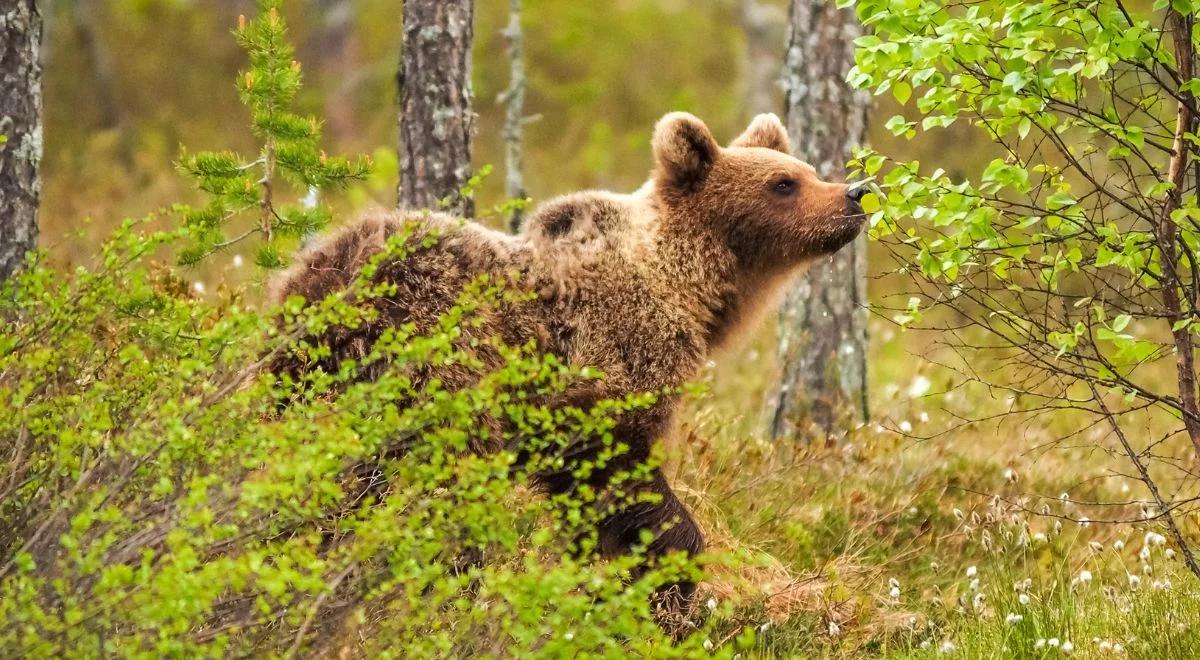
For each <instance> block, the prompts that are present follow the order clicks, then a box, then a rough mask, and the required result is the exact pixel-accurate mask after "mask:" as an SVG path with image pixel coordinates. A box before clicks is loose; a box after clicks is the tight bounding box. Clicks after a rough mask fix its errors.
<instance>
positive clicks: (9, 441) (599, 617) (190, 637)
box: [0, 223, 706, 657]
mask: <svg viewBox="0 0 1200 660" xmlns="http://www.w3.org/2000/svg"><path fill="white" fill-rule="evenodd" d="M139 230H140V229H139V225H137V224H132V223H131V224H130V225H129V226H128V227H126V228H125V229H124V230H123V231H122V232H121V233H120V234H118V235H117V236H116V237H115V238H114V239H113V241H112V242H111V243H109V244H108V245H107V246H106V247H105V249H104V251H103V253H102V256H101V259H100V263H99V265H98V266H97V267H96V268H94V269H88V270H79V271H77V272H75V273H74V274H72V275H71V276H70V277H67V278H64V277H63V276H62V273H58V272H55V271H54V270H52V269H50V268H47V267H44V266H40V265H35V266H32V267H30V268H29V269H27V270H26V271H25V272H23V273H22V274H20V275H19V276H17V277H16V278H14V279H12V280H10V281H9V282H8V283H6V284H5V285H4V290H3V296H2V300H3V303H0V316H2V317H3V318H4V320H5V325H4V330H3V332H2V333H0V438H2V439H3V441H2V443H0V444H2V445H3V446H4V447H5V450H4V453H3V456H2V461H3V462H2V464H0V475H3V479H2V480H0V649H4V650H5V651H4V652H5V654H12V653H16V654H21V655H33V656H42V657H45V656H62V655H73V656H101V655H105V656H107V655H148V656H160V655H164V654H169V655H187V656H192V655H230V654H233V655H244V654H248V653H254V654H275V653H279V654H289V653H295V652H300V651H303V652H306V653H312V652H326V653H328V652H335V651H339V650H341V649H350V650H351V651H352V652H354V653H361V654H368V655H371V656H375V655H389V654H392V655H402V656H404V657H445V656H470V655H475V654H483V655H494V656H522V657H524V656H525V655H527V654H535V655H542V656H557V655H561V654H564V653H567V652H568V650H569V653H571V654H575V653H599V654H608V655H614V656H621V655H624V654H627V653H636V654H644V653H651V652H653V653H656V654H670V655H679V656H688V655H692V654H695V653H698V652H703V651H702V649H701V647H700V645H701V644H702V641H703V638H704V634H703V632H701V633H698V634H697V635H693V636H691V637H688V638H686V639H685V640H683V642H682V643H680V644H678V645H673V643H672V641H671V640H670V639H669V638H667V637H666V636H664V634H663V633H662V632H660V630H659V626H658V624H657V623H656V620H655V618H654V616H653V614H652V612H651V611H650V605H649V596H650V594H651V592H652V591H653V588H654V585H655V584H658V583H661V581H663V580H667V579H671V578H677V577H679V576H682V575H689V576H691V574H692V573H693V572H694V570H695V569H694V567H692V566H688V565H685V563H684V562H683V561H682V560H681V559H677V560H668V561H666V562H664V563H663V564H662V565H661V566H660V567H659V568H657V569H655V570H653V571H651V573H650V574H648V575H646V576H645V577H644V578H642V579H639V580H636V581H634V582H632V584H629V580H628V579H627V576H628V574H629V571H631V570H633V569H634V567H635V565H636V563H637V562H638V561H639V559H640V558H639V557H636V556H633V557H629V558H624V559H616V560H613V561H611V562H607V563H597V562H595V561H593V560H592V558H591V557H590V556H589V555H588V553H587V552H586V549H587V548H588V547H589V546H590V543H594V540H592V541H591V542H589V541H588V540H587V539H588V538H590V530H591V529H592V525H593V524H594V523H595V521H596V518H597V516H598V515H602V508H601V507H598V506H596V502H597V498H608V497H611V496H612V494H604V493H594V494H589V493H586V492H580V493H574V494H572V495H571V496H562V497H555V498H542V497H537V496H534V495H533V493H532V490H531V489H529V488H526V487H524V486H523V484H526V483H527V481H528V475H529V474H530V473H531V472H532V471H534V470H537V469H539V467H544V466H545V465H547V464H552V463H555V462H558V464H560V465H562V464H565V465H567V466H569V469H579V470H585V469H592V468H594V467H595V465H588V464H584V463H582V462H581V463H579V464H577V465H576V464H572V463H571V462H570V460H569V459H565V458H564V456H565V455H566V453H569V451H570V448H571V447H573V446H576V443H578V442H580V441H581V440H587V439H593V440H599V441H602V442H604V443H606V444H607V445H608V446H609V447H610V453H611V454H614V455H615V454H619V453H620V451H621V448H620V446H619V444H618V443H614V441H613V438H612V437H611V434H610V432H611V429H612V427H613V423H612V421H611V419H612V416H613V415H614V414H617V413H619V412H621V411H623V410H628V409H629V408H630V407H634V406H641V405H645V400H644V399H645V397H640V398H639V397H635V398H632V399H631V400H629V401H620V402H608V403H604V404H600V405H598V406H597V407H596V408H594V409H591V410H577V409H569V408H567V409H564V408H556V409H549V408H546V407H544V406H538V405H535V404H532V403H530V401H532V400H534V399H538V398H539V397H543V396H544V395H546V394H548V393H551V392H556V391H560V390H561V389H562V388H564V387H566V386H567V385H568V384H569V383H570V382H572V380H574V379H577V378H582V377H584V376H583V375H581V374H580V373H578V372H577V371H575V370H571V369H568V368H566V367H564V366H563V365H561V364H559V363H558V362H557V361H556V360H555V359H554V358H553V357H552V356H537V355H535V354H533V353H531V352H530V351H529V350H527V349H522V348H514V347H507V348H504V350H505V351H506V352H507V356H508V360H507V362H506V363H505V364H504V365H503V366H502V367H500V368H498V369H495V370H493V371H491V372H488V373H485V374H483V376H482V378H481V379H480V381H479V382H478V384H477V385H475V386H473V387H470V388H466V389H463V390H459V391H445V390H443V389H441V388H440V387H439V386H438V384H437V383H436V381H434V382H431V383H429V384H427V385H423V386H418V385H416V384H414V383H415V381H414V379H412V378H411V377H410V375H411V374H412V373H413V372H414V370H420V369H422V368H427V367H429V366H430V365H444V364H447V363H454V362H467V363H470V362H471V361H472V360H473V359H474V358H473V356H472V355H471V353H470V351H469V350H464V349H462V348H461V347H459V346H458V345H457V344H456V342H455V339H456V337H457V335H458V331H457V328H459V327H460V326H461V324H467V323H471V322H472V320H471V319H472V317H473V315H474V314H475V312H476V311H478V310H479V309H480V308H481V307H486V306H488V305H491V304H495V302H496V301H497V300H498V298H497V297H498V296H501V295H503V292H502V290H501V289H499V288H497V287H494V286H485V285H481V286H478V287H473V288H472V290H471V291H468V292H466V293H464V296H463V298H462V300H461V301H460V304H459V305H457V306H456V307H454V308H453V309H452V310H451V311H450V312H448V313H447V315H446V316H445V317H444V318H443V319H442V321H441V322H440V323H439V324H438V327H437V328H434V329H432V330H431V331H429V332H426V333H421V332H417V331H416V330H415V329H411V328H398V329H396V330H395V331H394V332H392V333H389V334H388V335H387V336H385V337H383V338H382V339H381V340H380V341H379V342H378V343H377V344H376V346H375V349H374V351H373V352H372V354H371V355H370V356H368V358H367V360H386V361H388V364H389V365H390V366H389V368H388V369H386V370H385V371H384V373H383V375H382V376H381V377H379V378H378V379H376V380H372V381H369V382H361V381H355V380H354V379H353V374H354V373H355V369H354V368H353V366H351V365H347V366H346V367H345V368H344V369H342V370H341V371H340V372H339V373H322V372H319V371H318V372H314V373H312V374H309V375H306V376H305V377H303V378H301V379H300V380H298V381H295V382H293V381H291V380H290V379H287V378H280V377H276V376H275V375H273V374H272V373H270V372H269V371H266V370H264V369H262V365H264V364H266V363H267V362H269V361H270V360H271V359H272V356H273V355H276V354H277V352H279V351H284V350H298V345H297V342H296V338H297V337H299V336H301V335H304V334H307V333H309V332H311V331H313V330H314V329H319V328H320V327H322V326H324V325H326V324H330V323H341V324H354V323H356V322H357V319H361V318H362V314H364V312H363V311H362V309H363V308H362V307H361V306H359V305H356V304H352V303H351V302H348V301H349V300H350V299H352V298H353V299H357V300H362V299H366V298H369V296H371V295H375V294H377V293H379V292H378V291H377V290H375V287H372V286H367V285H366V284H365V282H366V281H367V280H366V279H365V278H364V279H363V280H361V282H360V283H359V285H356V286H355V287H354V288H353V295H349V294H348V295H336V296H333V297H331V298H330V299H328V300H326V301H323V302H321V303H320V304H316V305H311V306H308V307H305V308H304V309H303V311H301V307H300V305H299V301H296V300H293V301H289V303H288V304H287V305H286V306H285V309H284V310H282V312H281V314H282V316H281V317H280V318H282V319H283V320H282V321H278V322H277V321H276V320H273V319H272V318H271V316H270V315H266V314H263V313H260V312H259V311H257V310H254V309H252V308H250V307H247V306H246V305H245V304H244V303H243V302H242V301H240V300H238V299H237V298H236V297H232V298H230V299H227V300H224V301H221V302H219V303H209V302H205V301H202V300H196V299H193V298H191V297H189V296H188V294H187V289H186V287H185V286H184V285H183V283H182V282H181V281H179V279H178V278H177V277H176V276H175V275H174V274H173V273H172V272H171V271H170V270H168V269H163V268H161V267H158V268H156V267H150V266H147V265H146V263H145V261H146V259H147V257H148V256H149V255H150V254H152V253H154V252H155V251H156V250H158V249H161V248H163V247H171V246H172V245H173V244H175V243H176V242H177V241H178V240H179V237H180V235H181V233H183V232H170V233H149V234H142V233H139ZM394 248H395V249H393V250H390V251H388V252H386V253H385V254H387V258H395V259H403V258H404V252H405V250H406V248H405V246H404V243H403V241H396V242H395V243H394ZM369 270H370V269H367V271H368V272H369ZM484 416H489V417H493V418H500V419H504V420H507V421H508V422H509V423H508V424H506V425H505V427H506V428H510V429H512V430H511V431H509V432H508V435H507V436H506V437H505V441H506V445H507V446H508V447H511V448H512V450H509V451H503V452H500V453H498V454H496V455H491V456H478V455H474V454H471V453H470V452H467V451H465V449H466V446H467V442H468V441H469V440H470V439H471V438H472V437H473V435H476V434H478V433H480V432H481V431H480V428H481V424H480V419H481V418H482V417H484ZM398 447H403V448H404V451H396V448H398ZM519 447H523V448H532V449H534V453H536V454H537V455H539V456H540V459H538V461H534V462H532V463H530V464H525V465H516V464H515V463H514V461H515V460H516V455H517V454H516V449H517V448H519ZM564 461H565V463H564ZM630 476H631V477H636V476H637V475H630ZM606 501H607V500H606ZM692 577H694V576H692ZM705 653H706V652H705Z"/></svg>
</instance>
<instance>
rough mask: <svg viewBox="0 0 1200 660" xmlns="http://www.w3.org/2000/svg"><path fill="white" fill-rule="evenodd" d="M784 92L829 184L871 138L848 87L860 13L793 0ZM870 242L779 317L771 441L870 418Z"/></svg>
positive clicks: (819, 268) (849, 249) (791, 121)
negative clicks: (848, 420)
mask: <svg viewBox="0 0 1200 660" xmlns="http://www.w3.org/2000/svg"><path fill="white" fill-rule="evenodd" d="M789 22H790V31H789V35H788V48H787V56H786V60H785V64H784V92H785V98H786V102H785V106H786V114H787V119H786V122H787V127H788V133H789V134H790V135H791V137H792V140H793V148H794V149H795V153H796V156H797V157H798V158H801V159H802V160H806V161H808V162H809V163H811V164H812V165H813V167H815V168H816V169H817V172H818V173H819V174H820V176H821V177H822V178H824V179H826V180H838V179H842V178H844V177H845V175H846V171H845V163H846V161H847V160H849V158H850V156H851V154H852V151H853V149H854V148H855V147H857V146H858V145H861V144H862V143H863V140H864V139H865V138H866V126H867V112H868V108H869V102H870V101H869V98H868V97H867V96H866V95H865V94H863V93H861V92H856V91H854V90H852V89H851V88H850V86H849V85H848V84H847V83H846V82H845V80H846V73H847V72H848V71H849V70H850V67H851V66H852V65H853V64H854V39H856V38H857V37H859V36H860V35H862V26H861V25H860V24H859V23H858V21H857V19H856V18H855V16H854V14H853V10H852V9H844V10H839V9H837V8H836V7H835V6H834V4H833V3H832V2H812V1H811V0H793V1H792V6H791V13H790V21H789ZM866 247H867V245H866V238H865V237H863V236H860V237H859V238H858V239H856V240H855V241H854V242H853V243H851V244H850V245H847V246H846V247H845V248H843V249H842V250H841V251H839V252H838V253H837V254H835V255H834V256H833V257H830V258H827V259H821V260H818V261H817V262H815V263H814V264H812V267H811V269H810V270H809V271H808V274H807V275H805V276H804V277H803V278H802V279H801V280H800V281H799V282H798V283H797V284H796V285H795V286H794V287H793V288H792V290H791V291H789V292H788V294H787V297H786V300H785V302H784V306H783V309H782V310H781V313H780V319H779V347H778V348H779V359H780V365H781V374H780V383H779V388H778V389H777V390H776V391H775V392H774V393H772V396H771V397H770V399H769V401H768V423H769V432H770V434H771V437H773V438H779V437H784V436H796V435H802V436H809V435H816V436H818V437H828V435H829V434H831V433H832V432H834V431H835V429H836V428H838V426H839V425H840V424H841V423H843V422H844V421H846V416H847V414H848V415H850V416H852V417H853V418H856V419H858V420H865V419H866V415H867V362H866V358H867V310H866V302H867V300H866Z"/></svg>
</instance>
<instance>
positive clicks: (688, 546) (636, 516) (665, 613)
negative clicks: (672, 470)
mask: <svg viewBox="0 0 1200 660" xmlns="http://www.w3.org/2000/svg"><path fill="white" fill-rule="evenodd" d="M634 495H635V497H634V498H633V499H634V501H632V502H630V503H627V504H624V505H622V506H620V507H619V508H618V510H617V511H616V512H615V513H612V514H611V515H609V516H607V517H606V518H604V519H603V520H602V521H601V522H600V527H599V530H598V539H597V540H598V542H599V550H600V552H601V553H602V554H603V555H606V556H613V555H620V554H627V553H629V552H630V550H631V549H632V548H633V547H634V546H636V545H640V544H641V543H642V531H643V530H645V531H647V532H649V533H650V534H652V535H653V536H652V540H651V541H650V543H649V544H648V545H647V546H646V555H647V557H646V558H647V560H648V561H653V560H654V558H655V557H660V556H662V555H665V554H667V553H670V552H673V551H682V552H684V553H687V554H688V555H689V556H694V555H697V554H699V553H701V552H703V551H704V536H703V535H702V534H701V533H700V528H699V527H698V526H697V525H696V522H695V521H694V520H692V516H691V514H690V513H688V510H687V509H686V508H685V507H684V506H683V503H682V502H680V501H679V498H678V497H676V496H675V493H674V492H672V491H671V487H670V486H668V485H667V480H666V478H664V477H663V475H662V471H661V470H658V469H656V470H654V473H653V476H652V477H651V479H650V481H649V483H647V484H646V485H645V486H644V487H643V488H642V489H641V490H639V491H638V492H637V493H636V494H634ZM644 495H649V496H650V497H649V498H647V497H643V496H644ZM644 568H645V567H643V570H644ZM695 591H696V584H695V583H694V582H671V583H667V584H664V585H662V586H660V587H659V588H658V589H657V591H656V592H655V596H654V601H653V603H652V605H653V607H654V609H655V613H656V615H657V616H658V618H659V622H660V623H661V624H663V627H664V629H666V630H667V632H668V633H671V634H675V635H679V634H681V633H683V632H684V631H685V628H686V626H685V625H684V624H685V623H686V621H685V619H686V615H687V613H688V611H689V609H690V605H691V600H692V594H693V593H694V592H695Z"/></svg>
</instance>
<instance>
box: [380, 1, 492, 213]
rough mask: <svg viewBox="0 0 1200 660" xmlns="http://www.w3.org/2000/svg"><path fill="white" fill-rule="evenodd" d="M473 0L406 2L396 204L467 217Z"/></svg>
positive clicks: (472, 121) (470, 209)
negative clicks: (398, 177)
mask: <svg viewBox="0 0 1200 660" xmlns="http://www.w3.org/2000/svg"><path fill="white" fill-rule="evenodd" d="M473 19H474V3H473V0H407V1H406V2H405V3H404V53H403V55H402V57H401V62H400V74H399V76H398V78H399V87H400V206H401V207H402V208H430V209H446V210H449V211H450V212H452V213H457V214H459V215H462V216H464V217H470V216H472V215H474V212H475V204H474V201H473V200H472V199H471V198H470V197H469V196H465V195H462V194H460V191H461V190H462V189H463V187H464V186H465V185H466V184H467V181H468V180H469V179H470V177H471V134H472V132H473V129H474V124H475V115H474V113H473V111H472V109H471V101H472V90H471V40H472V37H473V25H472V24H473V22H474V20H473Z"/></svg>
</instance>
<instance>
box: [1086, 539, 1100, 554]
mask: <svg viewBox="0 0 1200 660" xmlns="http://www.w3.org/2000/svg"><path fill="white" fill-rule="evenodd" d="M1088 548H1089V549H1091V551H1092V552H1101V551H1103V550H1104V544H1103V543H1101V542H1099V541H1088Z"/></svg>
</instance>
